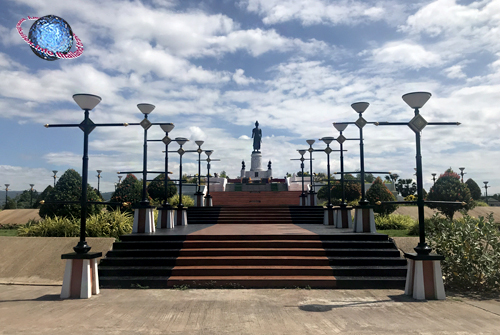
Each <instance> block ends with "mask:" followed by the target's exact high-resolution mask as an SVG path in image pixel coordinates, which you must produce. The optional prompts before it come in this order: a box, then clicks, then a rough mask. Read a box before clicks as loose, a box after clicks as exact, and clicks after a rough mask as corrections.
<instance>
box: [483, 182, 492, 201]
mask: <svg viewBox="0 0 500 335" xmlns="http://www.w3.org/2000/svg"><path fill="white" fill-rule="evenodd" d="M483 183H484V191H485V192H486V193H485V199H486V204H488V187H491V186H488V182H487V181H483ZM488 205H489V204H488Z"/></svg>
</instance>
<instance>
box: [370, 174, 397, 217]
mask: <svg viewBox="0 0 500 335" xmlns="http://www.w3.org/2000/svg"><path fill="white" fill-rule="evenodd" d="M366 199H367V200H368V201H369V202H370V205H372V206H374V208H373V211H374V212H375V213H378V214H380V215H389V214H391V213H392V212H394V211H395V210H396V209H397V208H398V205H377V204H376V203H377V202H378V201H381V202H384V201H396V198H395V197H394V195H393V194H392V193H391V191H389V189H388V188H387V186H385V184H384V182H383V181H382V179H381V178H380V177H377V179H375V181H374V182H373V184H372V186H370V189H369V190H368V191H367V192H366Z"/></svg>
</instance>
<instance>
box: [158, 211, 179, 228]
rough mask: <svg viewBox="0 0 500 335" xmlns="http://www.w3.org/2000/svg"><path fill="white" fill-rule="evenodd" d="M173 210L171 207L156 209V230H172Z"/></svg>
mask: <svg viewBox="0 0 500 335" xmlns="http://www.w3.org/2000/svg"><path fill="white" fill-rule="evenodd" d="M174 223H175V221H174V210H173V209H172V207H158V221H157V222H156V228H157V229H165V228H166V229H172V228H174Z"/></svg>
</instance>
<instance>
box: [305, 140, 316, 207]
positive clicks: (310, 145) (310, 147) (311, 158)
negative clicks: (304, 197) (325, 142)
mask: <svg viewBox="0 0 500 335" xmlns="http://www.w3.org/2000/svg"><path fill="white" fill-rule="evenodd" d="M306 142H307V144H309V149H307V151H309V161H310V170H309V173H310V174H311V188H310V189H309V206H314V205H315V203H314V181H313V163H312V160H313V151H314V149H313V147H312V145H313V144H314V142H315V141H314V140H307V141H306Z"/></svg>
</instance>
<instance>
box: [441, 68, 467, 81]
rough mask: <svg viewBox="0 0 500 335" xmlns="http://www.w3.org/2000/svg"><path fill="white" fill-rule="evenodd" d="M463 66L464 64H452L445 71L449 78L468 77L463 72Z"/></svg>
mask: <svg viewBox="0 0 500 335" xmlns="http://www.w3.org/2000/svg"><path fill="white" fill-rule="evenodd" d="M462 68H463V66H462V65H453V66H450V67H449V68H446V69H444V73H445V74H446V76H447V77H448V78H451V79H462V78H466V77H467V76H466V75H465V73H463V71H462Z"/></svg>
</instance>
